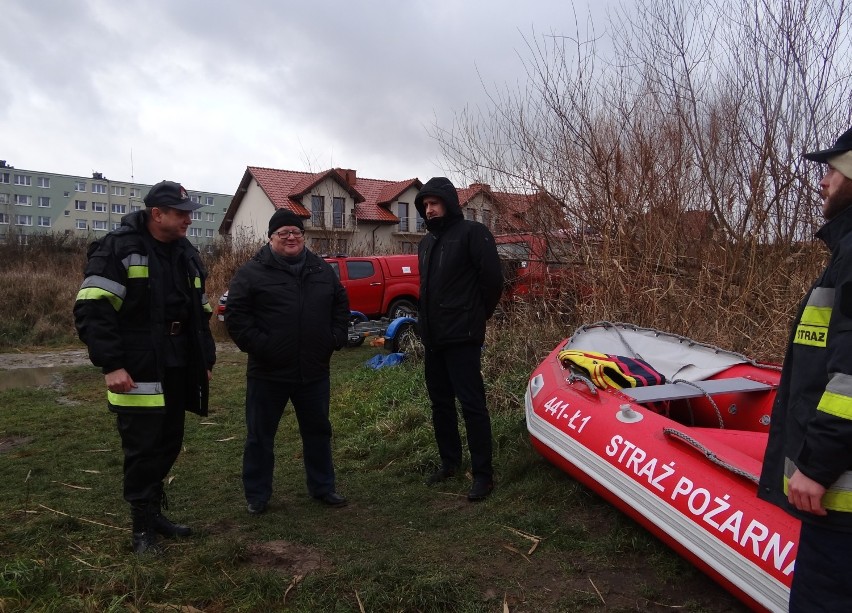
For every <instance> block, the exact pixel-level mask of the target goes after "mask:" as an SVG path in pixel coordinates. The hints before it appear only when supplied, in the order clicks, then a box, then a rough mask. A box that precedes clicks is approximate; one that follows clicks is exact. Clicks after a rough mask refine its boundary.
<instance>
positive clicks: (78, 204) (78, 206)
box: [74, 200, 86, 211]
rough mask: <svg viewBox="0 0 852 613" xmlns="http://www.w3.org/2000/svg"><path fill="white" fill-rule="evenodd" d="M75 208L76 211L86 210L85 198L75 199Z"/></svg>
mask: <svg viewBox="0 0 852 613" xmlns="http://www.w3.org/2000/svg"><path fill="white" fill-rule="evenodd" d="M74 210H75V211H85V210H86V201H85V200H75V201H74Z"/></svg>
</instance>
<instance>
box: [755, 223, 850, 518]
mask: <svg viewBox="0 0 852 613" xmlns="http://www.w3.org/2000/svg"><path fill="white" fill-rule="evenodd" d="M817 236H818V237H819V238H820V239H822V240H823V241H824V242H825V243H826V244H827V245H828V247H829V249H830V250H831V259H830V261H829V263H828V266H827V267H826V269H825V270H824V271H823V273H822V275H821V276H820V278H819V279H818V280H817V281H816V283H815V284H814V286H813V287H812V288H811V290H810V291H809V292H808V294H807V295H806V296H805V299H804V300H803V301H802V304H801V306H800V307H799V312H798V314H797V316H796V319H795V321H794V324H793V330H792V333H791V334H790V340H789V344H788V346H787V355H786V357H785V358H784V367H783V371H782V374H781V382H780V384H779V388H778V393H777V396H776V399H775V405H774V407H773V409H772V422H771V425H770V431H769V442H768V444H767V447H766V454H765V456H764V465H763V470H762V472H761V476H760V488H759V490H758V495H759V496H760V497H761V498H764V499H766V500H769V501H770V502H773V503H775V504H777V505H778V506H781V507H782V508H784V509H786V510H787V511H788V512H789V513H791V514H792V515H795V516H796V517H799V518H800V519H802V520H803V521H808V522H814V523H820V524H823V525H825V526H830V527H832V528H834V529H838V530H843V531H852V207H851V208H849V209H846V210H845V211H843V212H841V213H840V214H839V215H838V216H837V217H835V218H834V219H832V220H830V221H829V222H827V223H826V224H825V225H824V226H823V227H822V228H821V229H820V230H819V232H818V233H817ZM796 468H798V469H799V470H800V471H801V472H802V474H804V475H805V476H806V477H809V478H811V479H813V480H814V481H816V482H818V483H820V484H821V485H822V486H824V487H826V488H827V491H826V495H825V496H824V497H823V505H824V506H825V507H826V509H827V510H828V515H827V516H825V517H821V516H817V515H813V514H811V513H802V512H801V511H798V510H797V509H795V508H794V507H793V506H792V505H790V504H789V503H788V502H787V494H786V489H787V480H788V479H789V478H790V477H791V476H792V475H793V472H794V471H795V470H796Z"/></svg>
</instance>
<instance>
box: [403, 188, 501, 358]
mask: <svg viewBox="0 0 852 613" xmlns="http://www.w3.org/2000/svg"><path fill="white" fill-rule="evenodd" d="M430 195H432V196H436V197H438V198H440V199H441V200H442V201H443V202H444V205H445V206H446V209H447V210H446V214H445V215H444V217H440V218H436V219H431V220H426V227H427V229H428V230H429V233H428V234H427V235H426V236H424V237H423V239H421V241H420V245H419V246H418V259H419V266H420V308H419V313H418V323H419V326H420V335H421V338H422V340H423V344H424V346H426V347H427V348H441V347H446V346H450V345H461V344H472V345H482V343H483V342H484V341H485V322H486V321H487V320H488V319H490V318H491V316H492V315H493V314H494V310H495V309H496V308H497V303H498V302H499V301H500V294H501V293H502V291H503V272H502V267H501V266H500V258H499V256H498V255H497V247H496V245H495V244H494V236H492V234H491V232H490V231H489V230H488V228H487V227H485V226H484V225H483V224H481V223H479V222H476V221H469V220H466V219H464V215H463V214H462V211H461V207H460V206H459V200H458V194H457V192H456V189H455V187H453V184H452V183H450V181H449V180H447V179H445V178H443V177H436V178H434V179H431V180H429V181H428V182H427V183H426V184H425V185H424V186H423V189H421V190H420V192H419V193H418V194H417V197H416V198H415V201H414V204H415V207H416V208H417V211H418V213H420V216H421V217H423V218H424V219H426V215H425V207H424V205H423V198H425V197H426V196H430Z"/></svg>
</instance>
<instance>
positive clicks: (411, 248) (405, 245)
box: [400, 241, 417, 254]
mask: <svg viewBox="0 0 852 613" xmlns="http://www.w3.org/2000/svg"><path fill="white" fill-rule="evenodd" d="M400 246H401V247H402V252H403V253H405V254H412V253H417V243H412V242H411V241H402V242H401V243H400Z"/></svg>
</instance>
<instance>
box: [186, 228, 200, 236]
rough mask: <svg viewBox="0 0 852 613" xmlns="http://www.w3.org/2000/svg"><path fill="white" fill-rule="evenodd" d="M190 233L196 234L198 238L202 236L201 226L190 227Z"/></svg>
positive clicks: (191, 234)
mask: <svg viewBox="0 0 852 613" xmlns="http://www.w3.org/2000/svg"><path fill="white" fill-rule="evenodd" d="M189 235H190V236H194V237H196V238H198V237H200V236H201V228H190V229H189Z"/></svg>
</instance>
